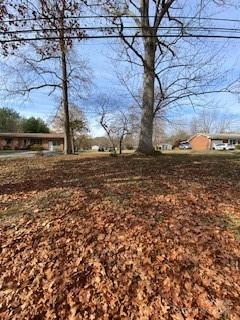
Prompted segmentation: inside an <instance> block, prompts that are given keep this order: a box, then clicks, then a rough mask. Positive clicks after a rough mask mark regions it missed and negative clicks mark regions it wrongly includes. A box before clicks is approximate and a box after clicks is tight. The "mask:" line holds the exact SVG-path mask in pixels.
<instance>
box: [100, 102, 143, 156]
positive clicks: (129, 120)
mask: <svg viewBox="0 0 240 320" xmlns="http://www.w3.org/2000/svg"><path fill="white" fill-rule="evenodd" d="M98 101H99V104H98V108H97V109H98V110H97V114H98V116H99V123H100V125H101V126H102V128H103V129H104V130H105V132H106V135H107V137H108V139H109V141H110V143H111V146H112V148H113V152H114V153H115V154H116V147H117V145H118V146H119V153H120V154H121V153H122V148H123V142H124V139H125V138H126V136H127V135H130V134H133V133H134V132H136V130H137V129H138V118H137V117H136V115H135V114H134V113H132V112H131V111H132V108H120V107H117V106H116V105H115V103H114V101H111V99H110V98H109V97H106V96H105V97H104V96H101V97H99V98H98Z"/></svg>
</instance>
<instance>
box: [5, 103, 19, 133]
mask: <svg viewBox="0 0 240 320" xmlns="http://www.w3.org/2000/svg"><path fill="white" fill-rule="evenodd" d="M20 119H21V117H20V115H19V114H18V113H17V112H16V111H15V110H13V109H10V108H0V132H17V131H19V129H20Z"/></svg>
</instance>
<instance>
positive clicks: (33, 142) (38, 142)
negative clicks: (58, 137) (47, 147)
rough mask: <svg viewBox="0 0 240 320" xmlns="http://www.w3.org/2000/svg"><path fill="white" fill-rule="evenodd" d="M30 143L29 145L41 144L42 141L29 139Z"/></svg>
mask: <svg viewBox="0 0 240 320" xmlns="http://www.w3.org/2000/svg"><path fill="white" fill-rule="evenodd" d="M30 143H31V144H42V139H31V140H30Z"/></svg>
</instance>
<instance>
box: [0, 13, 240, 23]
mask: <svg viewBox="0 0 240 320" xmlns="http://www.w3.org/2000/svg"><path fill="white" fill-rule="evenodd" d="M96 18H100V19H108V18H109V19H111V18H112V19H113V18H155V16H154V15H149V16H140V15H85V16H81V15H77V16H66V17H64V19H66V20H68V19H96ZM163 18H164V19H168V17H163ZM173 18H174V19H185V20H198V21H201V20H203V21H206V20H207V21H224V22H238V23H240V19H228V18H210V17H196V16H195V17H194V16H176V17H173ZM58 19H60V17H55V16H52V17H49V18H48V17H38V18H22V19H9V20H2V21H1V22H2V23H14V22H27V21H39V20H40V21H41V20H43V21H44V20H49V21H50V20H58ZM168 20H169V19H168Z"/></svg>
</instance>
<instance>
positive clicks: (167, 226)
mask: <svg viewBox="0 0 240 320" xmlns="http://www.w3.org/2000/svg"><path fill="white" fill-rule="evenodd" d="M239 177H240V158H239V157H237V156H235V157H227V156H219V157H215V156H190V155H189V156H187V155H163V156H158V157H146V158H144V157H137V156H126V157H118V158H111V157H97V158H83V157H78V156H70V157H64V156H63V157H56V158H48V159H46V158H36V159H24V160H11V161H9V160H8V161H1V162H0V245H1V249H0V319H35V320H39V319H60V320H66V319H69V320H74V319H87V320H88V319H89V320H94V319H101V320H107V319H109V320H110V319H126V320H128V319H129V320H133V319H134V320H147V319H151V320H159V319H163V320H164V319H174V320H183V319H187V320H191V319H196V320H198V319H222V320H223V319H224V320H227V319H232V320H237V319H240V303H239V302H240V265H239V258H240V243H239V240H240V233H239V227H240V182H239V181H240V180H239Z"/></svg>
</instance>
